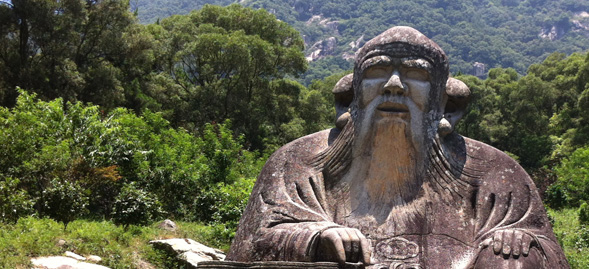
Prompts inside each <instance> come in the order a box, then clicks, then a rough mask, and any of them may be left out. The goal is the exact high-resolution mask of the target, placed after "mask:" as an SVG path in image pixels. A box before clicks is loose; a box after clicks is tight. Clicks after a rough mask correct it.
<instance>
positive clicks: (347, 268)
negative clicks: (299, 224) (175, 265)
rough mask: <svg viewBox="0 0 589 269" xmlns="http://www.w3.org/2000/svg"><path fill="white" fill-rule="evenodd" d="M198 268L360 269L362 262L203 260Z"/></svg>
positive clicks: (362, 266)
mask: <svg viewBox="0 0 589 269" xmlns="http://www.w3.org/2000/svg"><path fill="white" fill-rule="evenodd" d="M198 268H218V269H223V268H292V269H296V268H328V269H329V268H333V269H338V268H342V269H362V268H364V265H363V264H362V263H357V264H356V263H346V264H345V265H344V266H341V267H340V266H339V265H338V264H337V263H335V262H283V261H267V262H234V261H203V262H199V263H198Z"/></svg>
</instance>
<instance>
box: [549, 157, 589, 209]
mask: <svg viewBox="0 0 589 269" xmlns="http://www.w3.org/2000/svg"><path fill="white" fill-rule="evenodd" d="M555 170H556V174H557V176H558V179H557V182H556V184H558V185H560V187H553V188H550V189H551V190H554V191H556V190H557V188H562V190H559V192H560V191H562V193H563V194H565V195H562V194H558V195H559V196H561V197H560V198H559V199H566V202H567V204H568V205H570V206H573V207H578V206H579V205H580V203H581V201H589V147H584V148H579V149H577V150H575V151H574V152H573V153H572V154H571V155H570V156H569V157H568V158H566V159H563V160H562V163H561V164H560V166H558V167H557V168H556V169H555ZM556 194H557V193H555V195H556Z"/></svg>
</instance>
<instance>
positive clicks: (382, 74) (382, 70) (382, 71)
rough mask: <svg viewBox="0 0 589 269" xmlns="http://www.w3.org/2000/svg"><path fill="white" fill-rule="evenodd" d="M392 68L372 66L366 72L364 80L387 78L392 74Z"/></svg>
mask: <svg viewBox="0 0 589 269" xmlns="http://www.w3.org/2000/svg"><path fill="white" fill-rule="evenodd" d="M391 71H392V70H391V67H390V66H385V65H375V66H371V67H369V68H368V69H366V71H364V78H387V76H390V74H391Z"/></svg>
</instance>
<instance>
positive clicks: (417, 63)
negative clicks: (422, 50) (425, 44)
mask: <svg viewBox="0 0 589 269" xmlns="http://www.w3.org/2000/svg"><path fill="white" fill-rule="evenodd" d="M402 65H403V66H406V67H411V68H419V69H425V70H431V68H432V65H431V64H430V63H429V62H428V61H427V60H425V59H422V58H405V59H403V60H402Z"/></svg>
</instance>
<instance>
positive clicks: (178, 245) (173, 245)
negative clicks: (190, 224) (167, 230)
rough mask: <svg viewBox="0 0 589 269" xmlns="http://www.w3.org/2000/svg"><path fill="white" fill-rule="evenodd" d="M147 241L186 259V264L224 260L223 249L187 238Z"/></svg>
mask: <svg viewBox="0 0 589 269" xmlns="http://www.w3.org/2000/svg"><path fill="white" fill-rule="evenodd" d="M149 243H150V244H152V245H153V246H154V247H157V248H160V249H163V250H165V251H167V252H169V253H172V254H174V255H177V257H178V258H180V259H182V260H184V261H186V263H187V266H192V267H196V266H197V265H198V264H199V263H200V262H203V261H222V260H225V253H223V251H221V250H219V249H215V248H210V247H207V246H205V245H203V244H201V243H198V242H196V241H194V240H192V239H188V238H175V239H166V240H154V241H150V242H149Z"/></svg>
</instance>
